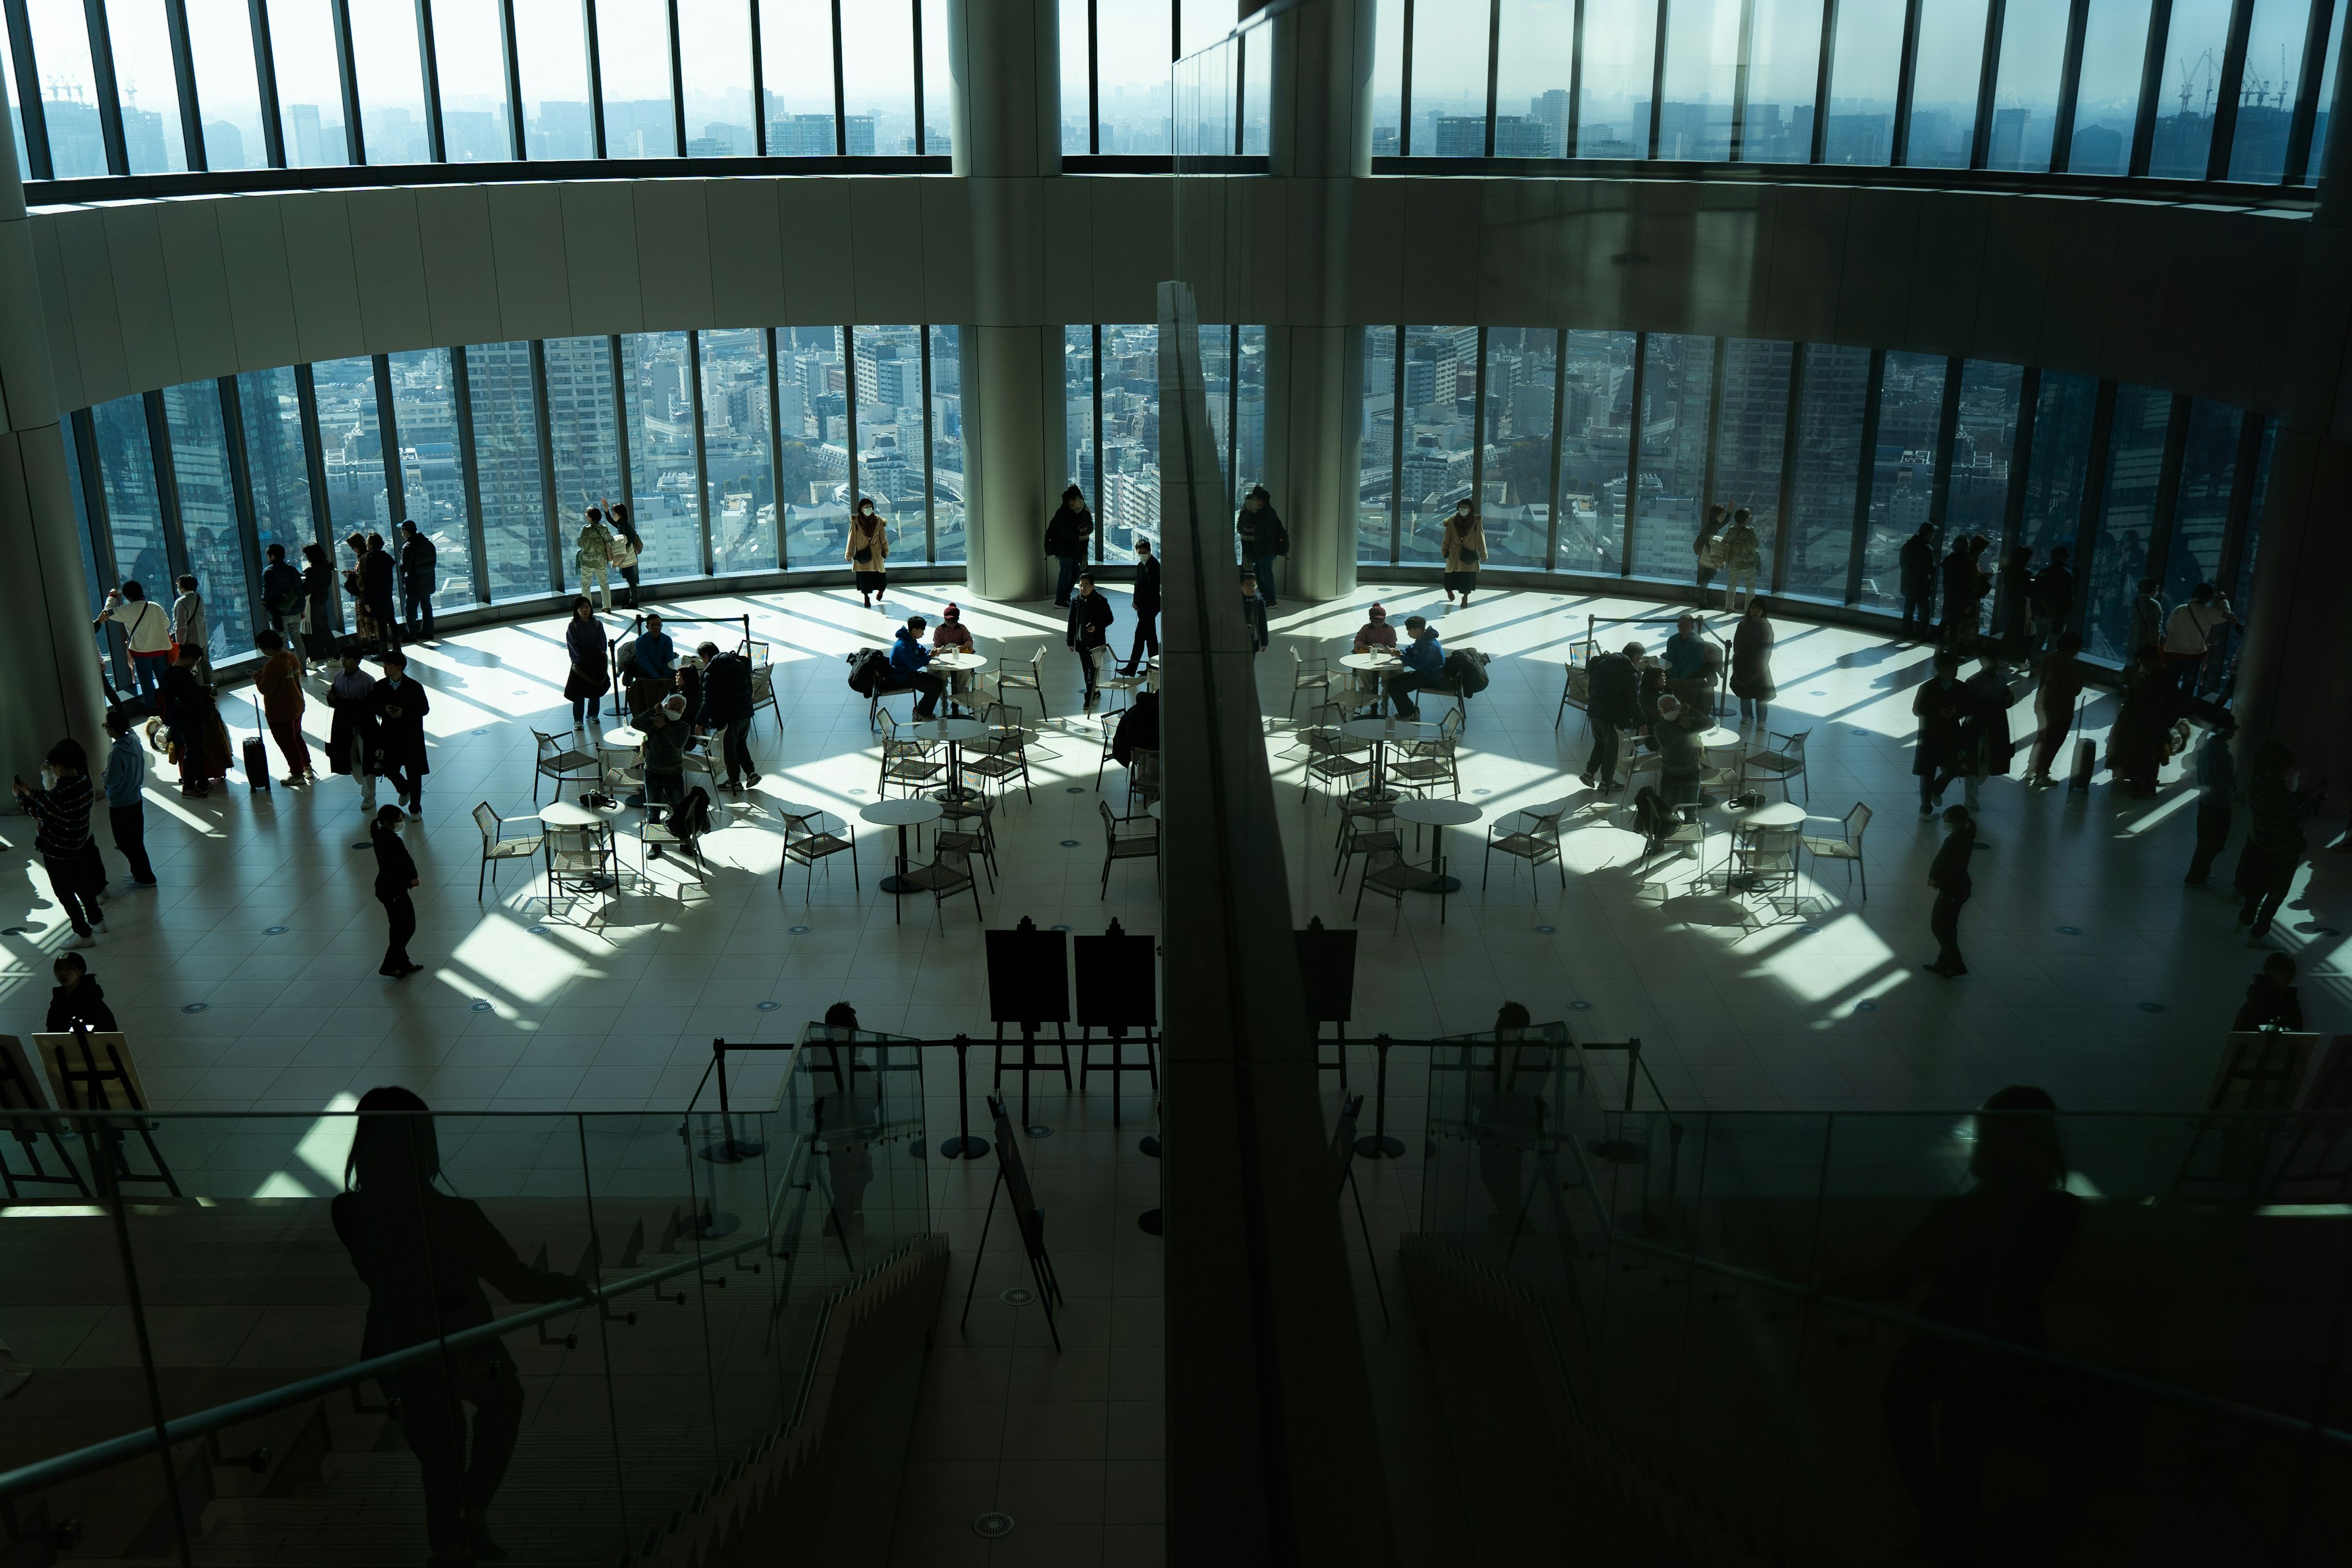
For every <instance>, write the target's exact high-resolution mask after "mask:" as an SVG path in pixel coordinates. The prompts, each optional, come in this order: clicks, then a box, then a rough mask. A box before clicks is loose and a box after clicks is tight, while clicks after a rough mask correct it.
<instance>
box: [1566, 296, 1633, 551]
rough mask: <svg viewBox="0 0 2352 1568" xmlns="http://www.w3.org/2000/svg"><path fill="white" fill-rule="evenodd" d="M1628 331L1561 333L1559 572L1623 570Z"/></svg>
mask: <svg viewBox="0 0 2352 1568" xmlns="http://www.w3.org/2000/svg"><path fill="white" fill-rule="evenodd" d="M1633 342H1634V340H1633V333H1631V332H1585V331H1572V332H1570V333H1569V334H1568V369H1567V371H1566V373H1565V374H1566V386H1565V388H1564V390H1563V392H1562V394H1561V396H1560V406H1559V485H1558V486H1557V487H1555V489H1554V490H1553V494H1554V495H1555V496H1556V497H1557V498H1558V500H1557V502H1556V504H1557V505H1558V506H1559V570H1561V571H1563V572H1590V573H1594V574H1601V575H1605V576H1611V577H1614V576H1617V575H1618V574H1620V573H1622V571H1623V569H1624V558H1625V467H1626V458H1627V455H1628V449H1627V442H1628V440H1629V439H1630V437H1631V434H1632V429H1633Z"/></svg>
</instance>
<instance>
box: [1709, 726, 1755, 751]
mask: <svg viewBox="0 0 2352 1568" xmlns="http://www.w3.org/2000/svg"><path fill="white" fill-rule="evenodd" d="M1746 739H1747V737H1745V736H1743V735H1742V734H1740V732H1739V731H1737V730H1734V729H1731V728H1729V727H1727V726H1726V725H1722V724H1717V725H1716V726H1715V727H1714V728H1713V729H1711V730H1701V731H1699V732H1698V749H1699V750H1700V751H1702V752H1720V751H1724V750H1726V749H1727V748H1729V747H1732V746H1737V745H1738V744H1740V743H1741V742H1743V741H1745V740H1746Z"/></svg>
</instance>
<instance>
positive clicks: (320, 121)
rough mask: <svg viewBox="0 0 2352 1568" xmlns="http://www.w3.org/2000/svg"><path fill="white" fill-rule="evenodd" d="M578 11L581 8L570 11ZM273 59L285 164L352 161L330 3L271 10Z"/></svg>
mask: <svg viewBox="0 0 2352 1568" xmlns="http://www.w3.org/2000/svg"><path fill="white" fill-rule="evenodd" d="M572 9H573V11H574V12H575V13H576V12H577V11H578V9H579V7H578V6H576V5H575V6H573V7H572ZM269 58H270V63H271V66H272V68H274V69H275V70H276V71H277V73H278V118H279V120H280V121H281V122H282V130H283V132H284V134H285V137H286V165H287V167H289V168H291V169H319V168H328V167H332V166H334V165H337V164H342V163H350V162H351V161H352V153H351V145H350V143H349V142H348V141H347V140H346V139H345V137H344V135H343V88H342V67H341V65H339V64H338V63H337V61H336V51H335V24H334V20H333V17H332V16H331V13H330V10H329V7H328V0H277V3H276V4H274V5H271V6H270V7H269Z"/></svg>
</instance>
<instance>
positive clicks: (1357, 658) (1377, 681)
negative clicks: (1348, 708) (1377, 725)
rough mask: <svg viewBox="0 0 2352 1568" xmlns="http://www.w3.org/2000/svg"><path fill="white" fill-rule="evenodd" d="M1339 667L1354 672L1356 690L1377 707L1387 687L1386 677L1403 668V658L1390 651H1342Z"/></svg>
mask: <svg viewBox="0 0 2352 1568" xmlns="http://www.w3.org/2000/svg"><path fill="white" fill-rule="evenodd" d="M1339 668H1342V669H1352V670H1354V671H1355V672H1356V676H1357V682H1356V689H1357V691H1358V692H1359V693H1360V694H1361V695H1362V696H1364V697H1365V698H1367V699H1369V700H1370V702H1371V704H1372V706H1374V707H1376V708H1377V707H1379V706H1380V704H1381V693H1382V692H1384V691H1386V690H1387V689H1388V678H1389V677H1390V676H1391V675H1394V674H1395V673H1396V672H1397V671H1399V670H1401V669H1402V668H1404V660H1402V659H1401V658H1397V656H1396V655H1394V654H1392V653H1343V654H1341V655H1340V656H1339Z"/></svg>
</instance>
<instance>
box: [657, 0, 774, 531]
mask: <svg viewBox="0 0 2352 1568" xmlns="http://www.w3.org/2000/svg"><path fill="white" fill-rule="evenodd" d="M677 46H678V74H679V75H680V76H681V77H683V78H684V79H685V81H686V155H687V156H688V157H689V158H732V157H749V156H750V155H751V154H752V153H755V152H757V151H758V142H757V140H756V138H755V137H754V136H753V135H752V130H751V128H752V126H753V125H754V124H755V123H756V122H757V121H756V120H755V118H754V116H755V113H756V111H755V110H754V109H753V107H752V104H751V7H750V6H749V5H745V4H744V0H679V4H678V7H677ZM766 63H767V62H766V61H765V60H762V61H761V65H762V66H763V67H764V66H765V65H766ZM768 553H769V554H771V555H772V554H774V553H775V545H774V543H773V542H772V541H771V542H770V544H769V547H768Z"/></svg>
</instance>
